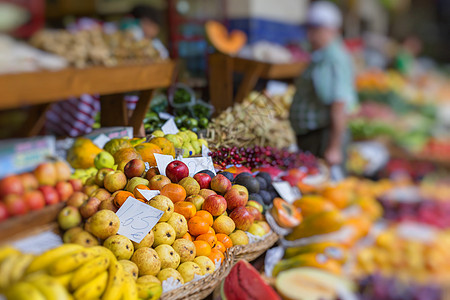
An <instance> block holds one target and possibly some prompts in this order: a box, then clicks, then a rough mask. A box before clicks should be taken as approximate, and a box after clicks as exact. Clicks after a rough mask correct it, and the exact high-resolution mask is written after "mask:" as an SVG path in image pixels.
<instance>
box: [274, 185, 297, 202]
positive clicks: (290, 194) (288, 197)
mask: <svg viewBox="0 0 450 300" xmlns="http://www.w3.org/2000/svg"><path fill="white" fill-rule="evenodd" d="M272 185H273V187H274V188H275V190H276V191H277V192H278V194H280V196H281V198H283V199H284V200H285V201H287V202H289V203H293V202H294V201H295V200H297V199H298V198H300V197H301V193H300V190H299V189H298V188H296V187H292V186H291V185H290V184H289V182H287V181H280V182H273V183H272Z"/></svg>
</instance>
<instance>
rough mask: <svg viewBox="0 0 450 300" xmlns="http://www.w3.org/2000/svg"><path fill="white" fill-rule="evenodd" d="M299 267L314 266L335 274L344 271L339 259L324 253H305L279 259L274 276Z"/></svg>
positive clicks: (273, 272) (274, 269)
mask: <svg viewBox="0 0 450 300" xmlns="http://www.w3.org/2000/svg"><path fill="white" fill-rule="evenodd" d="M299 267H314V268H319V269H322V270H326V271H329V272H332V273H334V274H340V273H341V271H342V270H341V269H342V268H341V264H340V263H339V262H338V261H336V260H335V259H332V258H330V257H328V256H326V255H325V254H323V253H305V254H300V255H297V256H294V257H291V258H288V259H282V260H281V261H279V262H278V263H277V264H276V265H275V267H274V268H273V271H272V276H273V277H276V276H277V275H278V274H279V273H280V272H283V271H286V270H289V269H293V268H299Z"/></svg>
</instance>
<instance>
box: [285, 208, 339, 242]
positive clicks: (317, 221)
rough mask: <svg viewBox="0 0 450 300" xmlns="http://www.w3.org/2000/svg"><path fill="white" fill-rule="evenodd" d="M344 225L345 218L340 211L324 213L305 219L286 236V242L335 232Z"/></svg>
mask: <svg viewBox="0 0 450 300" xmlns="http://www.w3.org/2000/svg"><path fill="white" fill-rule="evenodd" d="M342 225H344V217H343V216H342V215H341V213H340V212H339V211H338V210H331V211H324V212H321V213H318V214H315V215H312V216H309V217H307V218H305V219H303V221H302V222H301V223H300V224H299V225H297V226H296V227H294V229H293V231H292V232H291V233H290V234H288V235H287V236H286V240H288V241H294V240H297V239H301V238H305V237H310V236H313V235H319V234H326V233H330V232H334V231H337V230H339V229H341V227H342Z"/></svg>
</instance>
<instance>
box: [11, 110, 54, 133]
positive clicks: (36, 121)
mask: <svg viewBox="0 0 450 300" xmlns="http://www.w3.org/2000/svg"><path fill="white" fill-rule="evenodd" d="M50 106H51V103H45V104H39V105H35V106H33V107H31V108H30V112H29V115H28V118H27V120H26V121H25V123H24V124H23V125H22V127H21V128H20V129H19V132H18V133H17V136H21V137H31V136H36V135H39V133H40V132H41V130H42V127H44V125H45V113H46V112H47V111H48V109H49V108H50Z"/></svg>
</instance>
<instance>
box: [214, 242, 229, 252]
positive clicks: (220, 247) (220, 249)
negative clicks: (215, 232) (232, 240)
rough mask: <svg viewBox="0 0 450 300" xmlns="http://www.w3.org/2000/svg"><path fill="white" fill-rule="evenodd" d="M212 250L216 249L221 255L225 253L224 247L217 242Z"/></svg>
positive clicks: (225, 248)
mask: <svg viewBox="0 0 450 300" xmlns="http://www.w3.org/2000/svg"><path fill="white" fill-rule="evenodd" d="M213 249H217V250H219V251H220V252H222V253H225V251H227V247H225V245H224V244H222V242H219V241H217V242H216V245H215V246H214V248H213Z"/></svg>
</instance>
